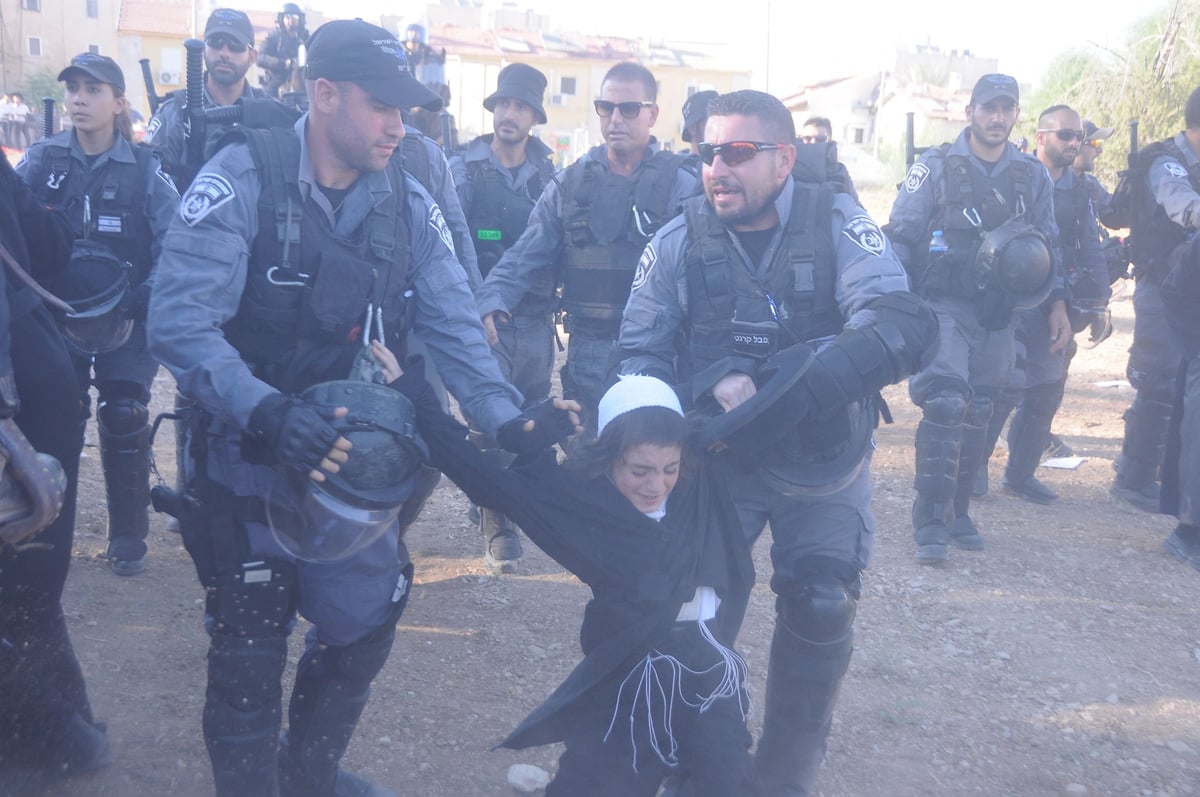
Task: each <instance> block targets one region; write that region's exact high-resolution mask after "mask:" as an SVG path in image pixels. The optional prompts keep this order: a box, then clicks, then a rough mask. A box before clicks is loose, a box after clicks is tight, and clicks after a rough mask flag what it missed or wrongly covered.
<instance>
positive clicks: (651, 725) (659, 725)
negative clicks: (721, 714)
mask: <svg viewBox="0 0 1200 797" xmlns="http://www.w3.org/2000/svg"><path fill="white" fill-rule="evenodd" d="M697 625H699V626H700V635H701V636H702V637H703V638H704V640H705V641H706V642H708V644H709V645H710V646H712V648H713V650H715V651H716V652H717V655H718V656H719V657H720V661H718V662H715V663H714V664H713V665H712V666H711V667H707V668H705V669H703V670H693V669H691V668H690V667H688V666H686V665H684V664H683V663H682V662H680V661H679V660H678V659H676V658H675V657H674V656H670V655H666V654H663V653H659V652H658V651H657V650H651V651H650V652H649V653H647V654H646V657H645V658H643V659H642V660H641V661H640V662H638V663H637V664H636V665H635V666H634V668H633V669H632V670H630V671H629V674H628V675H626V676H625V680H623V681H622V682H621V688H620V689H619V690H618V691H617V701H616V705H615V706H614V707H613V715H612V720H611V721H610V722H609V724H608V730H607V731H606V732H605V734H604V741H608V737H609V736H611V735H612V732H613V728H614V727H616V724H617V719H618V715H619V713H620V709H621V697H622V696H623V695H624V693H625V689H626V687H629V688H631V689H634V694H633V706H632V708H631V709H630V712H629V742H630V745H631V747H632V750H633V769H634V771H635V772H636V771H637V732H638V728H639V719H638V706H639V705H642V706H644V708H645V717H644V718H643V719H642V720H641V722H642V723H644V724H645V731H646V735H647V736H648V737H649V740H650V749H651V750H653V751H654V754H655V755H657V756H658V760H659V761H662V762H663V763H664V764H666V765H667V766H669V767H673V766H678V764H679V758H678V751H679V745H678V743H677V742H676V741H675V732H674V728H673V715H674V711H675V700H676V699H678V700H680V701H682V702H683V703H684V705H686V706H689V707H690V708H695V709H698V710H699V712H700V713H701V714H703V713H704V712H706V711H708V709H709V708H710V707H712V705H713V704H714V703H716V702H717V701H718V700H723V699H726V698H731V697H736V698H737V701H738V709H739V710H740V711H741V714H742V721H743V722H744V721H745V719H746V714H747V713H749V711H750V698H749V696H748V694H747V693H746V690H745V689H743V688H742V687H743V684H745V683H746V679H747V676H748V671H747V668H746V661H745V660H744V659H743V658H742V657H741V656H739V655H738V653H737V652H736V651H734V650H731V649H730V648H727V647H725V646H724V645H722V644H721V643H720V642H718V641H717V639H716V637H714V636H713V635H712V632H711V631H710V630H709V629H708V625H707V623H705V622H704V621H703V620H700V621H698V622H697ZM659 665H662V667H663V668H664V669H665V672H660V666H659ZM714 672H719V673H720V675H721V678H720V681H719V682H718V683H717V685H716V686H715V687H714V688H713V689H712V691H711V692H710V693H709V694H707V695H704V694H700V692H699V690H696V689H689V688H688V685H689V682H691V681H693V680H696V681H700V680H701V679H703V678H704V677H705V676H708V675H711V674H712V673H714ZM689 692H695V694H693V695H689V694H688V693H689ZM660 739H665V741H666V744H665V745H663V744H662V743H661V742H660ZM664 747H665V750H664Z"/></svg>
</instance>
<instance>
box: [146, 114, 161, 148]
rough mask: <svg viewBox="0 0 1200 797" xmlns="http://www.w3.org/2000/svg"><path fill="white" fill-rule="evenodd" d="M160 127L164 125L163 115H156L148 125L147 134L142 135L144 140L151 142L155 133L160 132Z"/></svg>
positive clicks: (147, 142)
mask: <svg viewBox="0 0 1200 797" xmlns="http://www.w3.org/2000/svg"><path fill="white" fill-rule="evenodd" d="M160 127H162V117H161V116H155V117H154V118H153V119H151V120H150V124H148V125H146V135H145V136H143V137H142V141H143V142H144V143H146V144H149V143H150V142H151V141H153V140H154V134H155V133H157V132H158V129H159V128H160Z"/></svg>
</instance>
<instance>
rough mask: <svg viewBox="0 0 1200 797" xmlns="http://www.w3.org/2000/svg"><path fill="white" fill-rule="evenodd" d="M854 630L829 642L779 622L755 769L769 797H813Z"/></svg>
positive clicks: (772, 643) (770, 666) (764, 794)
mask: <svg viewBox="0 0 1200 797" xmlns="http://www.w3.org/2000/svg"><path fill="white" fill-rule="evenodd" d="M853 638H854V631H853V629H849V628H847V629H846V630H844V631H842V632H841V633H840V634H839V635H838V636H837V637H836V638H834V639H833V640H831V641H829V642H815V641H811V640H809V639H806V638H804V637H802V636H800V635H798V634H797V633H795V631H793V630H792V629H789V628H788V627H787V624H786V623H785V622H784V620H783V617H782V616H779V617H777V618H776V622H775V636H774V637H773V638H772V640H771V658H770V664H769V665H768V669H767V694H766V703H767V707H766V712H765V714H764V715H763V731H762V737H761V738H760V739H759V740H758V748H757V749H756V750H755V755H754V767H755V770H756V771H757V773H758V782H759V792H760V794H762V795H763V797H807V795H808V794H809V793H810V792H811V790H812V786H813V782H814V781H815V780H816V778H817V771H818V770H819V769H820V766H821V763H822V761H823V760H824V758H825V741H826V738H827V737H828V736H829V729H830V726H831V725H832V724H833V708H834V705H835V704H836V702H837V694H838V688H839V687H840V686H841V683H842V678H843V676H845V674H846V670H847V668H848V667H849V666H850V654H851V652H852V651H853Z"/></svg>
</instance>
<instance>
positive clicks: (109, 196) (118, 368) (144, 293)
mask: <svg viewBox="0 0 1200 797" xmlns="http://www.w3.org/2000/svg"><path fill="white" fill-rule="evenodd" d="M58 79H59V80H61V81H64V82H65V83H66V88H67V92H66V107H67V111H68V113H69V114H70V117H71V124H72V127H71V129H70V130H66V131H64V132H62V133H59V134H58V135H56V136H54V137H53V138H49V139H43V140H41V141H39V142H37V143H36V144H34V145H33V146H32V147H30V148H29V149H28V150H27V151H26V153H25V159H24V160H23V161H22V162H21V163H20V164H18V166H17V171H18V172H19V173H20V174H21V177H22V178H23V179H24V180H25V182H26V183H27V184H28V185H29V186H30V188H32V189H33V192H34V193H35V194H36V195H37V197H38V198H39V199H41V200H42V201H43V202H45V203H47V204H49V205H53V206H54V207H58V208H62V209H63V210H65V211H66V212H67V215H68V217H69V218H70V219H71V224H72V226H73V228H74V232H75V237H76V239H77V241H78V242H79V247H80V248H81V249H82V250H90V249H91V248H92V247H95V248H97V249H99V250H100V251H101V252H103V253H104V254H107V255H111V256H115V257H116V260H117V262H119V263H125V264H128V274H127V275H126V276H124V277H122V279H127V280H128V283H129V287H128V293H127V295H126V297H125V299H124V305H125V307H126V309H125V310H124V311H123V312H124V313H125V315H127V317H129V318H132V319H133V327H132V330H131V331H130V333H129V339H128V340H126V341H124V342H123V343H121V344H120V345H119V347H117V348H115V349H111V348H110V346H111V345H112V343H116V342H117V341H115V340H114V341H112V342H111V343H110V342H108V341H93V340H89V339H88V336H87V335H84V336H82V337H80V336H75V335H72V334H71V333H70V330H69V329H68V340H69V341H71V342H72V344H73V346H74V347H75V348H76V349H77V352H76V354H75V356H74V360H75V364H76V370H77V372H78V379H79V385H80V387H81V388H82V392H81V400H82V402H83V408H84V414H83V416H82V418H81V423H85V422H86V418H87V415H88V407H89V405H90V398H89V396H88V387H89V385H91V384H95V386H96V389H97V391H98V393H99V402H98V404H97V409H96V425H97V428H98V431H99V436H100V461H101V463H102V464H103V466H104V484H105V487H106V490H107V494H108V552H107V556H108V559H109V566H110V567H111V568H112V570H113V572H114V573H116V574H118V575H122V576H132V575H137V574H138V573H141V572H142V571H143V570H144V569H145V566H146V543H145V539H146V534H147V533H148V532H149V528H150V520H149V504H150V424H149V420H150V414H149V410H148V409H147V408H146V405H147V404H148V403H149V401H150V386H151V385H152V384H153V383H154V375H155V374H156V373H158V363H157V362H155V360H154V358H153V357H151V356H150V351H149V349H148V348H147V346H146V327H145V323H144V319H145V314H146V306H147V303H148V302H149V297H150V283H151V273H152V271H153V266H154V263H155V262H156V261H157V259H158V255H159V252H160V248H161V243H162V236H163V235H164V234H165V233H166V230H167V227H168V225H169V224H170V222H171V219H172V217H173V216H174V215H175V213H176V211H177V210H178V208H179V194H178V192H177V191H176V190H175V186H174V185H173V184H172V182H171V180H170V179H169V178H168V177H167V176H166V175H164V174H163V171H162V167H161V165H160V164H159V161H158V156H157V155H156V154H155V152H154V151H153V150H152V149H150V148H149V147H143V146H137V145H134V144H133V143H132V142H131V138H132V120H131V119H130V116H129V102H128V100H127V99H126V98H125V76H124V74H123V73H122V72H121V68H120V67H119V66H118V65H117V63H116V62H115V61H113V60H112V59H111V58H108V57H107V56H103V55H96V54H95V53H83V54H81V55H77V56H75V58H73V59H71V65H70V66H68V67H67V68H66V69H64V70H63V71H62V72H61V73H60V74H59V76H58ZM80 254H82V252H81V253H80ZM66 279H67V280H68V281H70V280H75V279H80V280H86V279H87V275H85V274H82V273H79V274H76V273H74V271H73V273H72V274H71V275H70V276H69V277H67V278H66ZM61 289H62V291H63V292H64V293H65V294H66V295H68V296H69V297H72V298H75V297H83V295H84V294H82V293H80V292H79V291H78V290H77V289H76V286H75V285H71V284H64V285H62V286H61ZM67 323H68V324H70V323H71V321H70V319H68V321H67ZM93 370H94V373H95V376H94V378H93V376H92V374H93ZM80 434H81V435H82V430H81V432H80Z"/></svg>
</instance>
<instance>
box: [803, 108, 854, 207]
mask: <svg viewBox="0 0 1200 797" xmlns="http://www.w3.org/2000/svg"><path fill="white" fill-rule="evenodd" d="M799 143H801V144H828V143H834V142H833V122H831V121H829V119H828V118H827V117H824V116H810V117H809V118H808V119H806V120H804V126H803V127H802V128H800V138H799ZM836 182H837V183H838V186H839V187H840V189H841V190H842V191H844V192H846V193H847V194H849V195H850V196H852V197H854V201H855V202H858V201H859V199H858V190H857V189H856V188H855V187H854V180H853V179H851V177H850V170H849V169H847V168H846V164H844V163H842V162H841V161H838V163H837V177H836ZM859 204H861V202H860V203H859Z"/></svg>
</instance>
